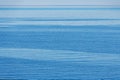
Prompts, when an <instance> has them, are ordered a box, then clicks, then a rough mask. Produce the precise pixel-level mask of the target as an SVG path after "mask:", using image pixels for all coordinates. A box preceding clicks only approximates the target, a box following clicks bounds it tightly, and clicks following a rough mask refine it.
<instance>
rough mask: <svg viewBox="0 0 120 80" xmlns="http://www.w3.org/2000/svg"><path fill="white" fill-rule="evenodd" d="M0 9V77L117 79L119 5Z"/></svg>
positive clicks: (84, 79)
mask: <svg viewBox="0 0 120 80" xmlns="http://www.w3.org/2000/svg"><path fill="white" fill-rule="evenodd" d="M71 7H72V6H70V8H63V7H62V8H46V7H45V8H43V7H42V8H40V7H38V8H10V7H9V8H8V7H7V8H6V7H5V8H4V7H2V8H0V79H27V80H49V79H67V80H69V79H77V80H120V68H119V67H120V16H119V14H120V8H119V7H115V8H112V7H110V8H109V7H108V8H104V7H101V8H95V7H93V8H89V7H88V8H86V7H85V8H84V7H81V8H80V7H78V8H77V7H76V8H71Z"/></svg>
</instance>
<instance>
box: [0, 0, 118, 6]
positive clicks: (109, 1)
mask: <svg viewBox="0 0 120 80" xmlns="http://www.w3.org/2000/svg"><path fill="white" fill-rule="evenodd" d="M0 5H120V0H0Z"/></svg>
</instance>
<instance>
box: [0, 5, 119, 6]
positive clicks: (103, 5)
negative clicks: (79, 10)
mask: <svg viewBox="0 0 120 80" xmlns="http://www.w3.org/2000/svg"><path fill="white" fill-rule="evenodd" d="M0 6H120V5H0Z"/></svg>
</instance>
